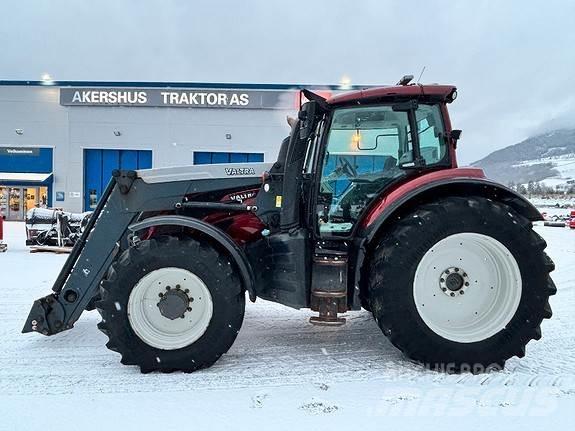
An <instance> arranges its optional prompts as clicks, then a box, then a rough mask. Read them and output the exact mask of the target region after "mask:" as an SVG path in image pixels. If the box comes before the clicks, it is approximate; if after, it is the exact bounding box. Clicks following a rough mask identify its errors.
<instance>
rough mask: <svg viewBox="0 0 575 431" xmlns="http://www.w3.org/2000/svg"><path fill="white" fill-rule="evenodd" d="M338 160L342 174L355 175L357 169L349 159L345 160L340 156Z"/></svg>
mask: <svg viewBox="0 0 575 431" xmlns="http://www.w3.org/2000/svg"><path fill="white" fill-rule="evenodd" d="M339 161H340V166H341V169H342V171H343V173H344V174H346V175H347V176H348V177H350V178H353V177H357V170H356V169H355V167H354V166H353V165H352V164H351V163H350V162H349V160H347V159H345V158H340V159H339Z"/></svg>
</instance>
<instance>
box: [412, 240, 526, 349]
mask: <svg viewBox="0 0 575 431" xmlns="http://www.w3.org/2000/svg"><path fill="white" fill-rule="evenodd" d="M455 269H457V270H458V273H459V274H460V276H461V279H458V278H457V277H452V278H456V279H457V280H458V281H459V283H458V284H451V286H452V287H453V288H455V287H456V286H458V285H461V286H462V287H461V289H457V290H455V291H452V290H450V289H446V283H445V281H446V279H445V276H446V274H448V273H447V272H446V271H447V270H449V274H451V273H455ZM463 275H465V277H463ZM452 281H453V280H452ZM465 283H468V285H467V286H466V285H465ZM460 290H462V291H463V293H460ZM521 291H522V282H521V272H520V271H519V266H518V265H517V261H516V260H515V258H514V256H513V254H511V252H510V251H509V250H508V249H507V247H505V246H504V245H503V244H501V243H500V242H499V241H497V240H496V239H495V238H492V237H490V236H487V235H482V234H478V233H471V232H465V233H458V234H454V235H451V236H448V237H446V238H444V239H442V240H441V241H439V242H438V243H437V244H435V245H434V246H433V247H432V248H431V249H429V250H428V251H427V253H425V255H424V256H423V258H422V259H421V261H420V262H419V265H418V266H417V269H416V271H415V278H414V283H413V298H414V301H415V305H416V307H417V311H418V313H419V315H420V317H421V319H422V320H423V321H424V322H425V324H426V325H427V326H428V327H429V328H430V329H431V330H432V331H433V332H435V333H436V334H438V335H439V336H441V337H443V338H446V339H448V340H451V341H456V342H459V343H474V342H477V341H482V340H486V339H487V338H489V337H491V336H493V335H495V334H497V333H498V332H499V331H501V330H502V329H504V328H505V326H506V325H507V324H508V323H509V321H510V320H511V319H512V318H513V316H514V315H515V312H516V311H517V307H518V306H519V301H520V300H521Z"/></svg>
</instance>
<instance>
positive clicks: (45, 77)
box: [41, 73, 54, 85]
mask: <svg viewBox="0 0 575 431" xmlns="http://www.w3.org/2000/svg"><path fill="white" fill-rule="evenodd" d="M41 79H42V85H54V80H53V79H52V76H51V75H50V74H49V73H43V74H42V76H41Z"/></svg>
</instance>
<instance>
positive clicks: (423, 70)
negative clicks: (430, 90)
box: [417, 66, 425, 84]
mask: <svg viewBox="0 0 575 431" xmlns="http://www.w3.org/2000/svg"><path fill="white" fill-rule="evenodd" d="M423 72H425V66H423V69H421V73H420V74H419V78H417V83H418V84H419V83H420V82H421V77H422V76H423Z"/></svg>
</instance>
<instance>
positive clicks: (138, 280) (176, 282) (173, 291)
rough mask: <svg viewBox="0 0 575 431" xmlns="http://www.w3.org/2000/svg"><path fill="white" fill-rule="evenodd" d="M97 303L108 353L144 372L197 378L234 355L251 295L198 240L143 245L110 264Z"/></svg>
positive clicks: (232, 268) (162, 240)
mask: <svg viewBox="0 0 575 431" xmlns="http://www.w3.org/2000/svg"><path fill="white" fill-rule="evenodd" d="M100 295H101V299H100V301H99V302H97V303H96V307H97V308H98V311H99V312H100V314H101V315H102V321H101V322H100V323H99V325H98V327H99V328H100V330H101V331H102V332H104V333H105V334H106V335H107V336H108V337H109V339H110V340H109V342H108V343H107V344H106V346H107V347H108V348H109V349H111V350H113V351H115V352H118V353H120V354H121V355H122V359H121V362H122V363H123V364H125V365H138V366H139V367H140V369H141V371H142V372H144V373H146V372H150V371H154V370H159V371H163V372H171V371H175V370H181V371H184V372H192V371H195V370H197V369H200V368H205V367H209V366H210V365H212V364H213V363H214V362H216V361H217V360H218V358H219V357H220V356H221V355H222V354H223V353H225V352H227V351H228V349H229V348H230V347H231V345H232V343H233V342H234V340H235V338H236V336H237V333H238V331H239V330H240V327H241V325H242V321H243V317H244V308H245V295H244V291H243V289H242V285H241V282H240V280H239V278H238V276H237V274H236V271H235V266H234V264H233V263H232V262H231V261H230V259H229V257H228V256H227V255H226V254H224V253H221V252H220V251H218V250H217V249H216V248H214V247H212V246H211V245H209V244H203V243H202V244H201V243H199V242H198V241H196V240H194V239H183V240H182V239H178V238H176V237H161V238H157V239H151V240H146V241H142V242H140V243H139V244H138V245H136V246H134V247H131V248H129V249H128V250H126V251H125V252H124V253H123V254H122V255H121V256H120V257H119V259H118V260H117V261H116V262H115V263H113V264H112V266H111V267H110V270H109V271H108V275H107V277H106V279H105V280H103V282H102V285H101V289H100Z"/></svg>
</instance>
